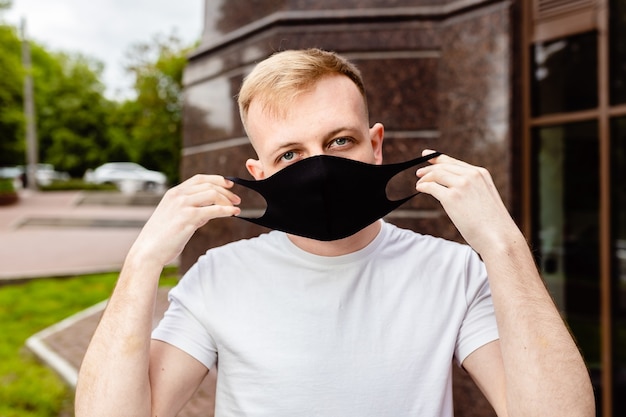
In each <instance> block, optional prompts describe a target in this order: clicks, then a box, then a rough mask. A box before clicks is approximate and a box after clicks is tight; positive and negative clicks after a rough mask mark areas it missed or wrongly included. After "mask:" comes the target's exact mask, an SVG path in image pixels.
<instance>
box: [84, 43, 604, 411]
mask: <svg viewBox="0 0 626 417" xmlns="http://www.w3.org/2000/svg"><path fill="white" fill-rule="evenodd" d="M374 94H375V92H374ZM239 104H240V110H241V116H242V121H243V123H244V126H245V128H246V131H247V133H248V136H249V137H250V140H251V142H252V144H253V146H254V149H255V151H256V153H257V155H258V159H256V160H255V159H251V160H248V161H247V163H246V166H247V168H248V171H249V172H250V174H251V175H252V176H253V177H254V178H255V179H256V180H264V181H274V179H275V178H279V181H282V180H283V179H280V176H278V175H276V176H274V174H277V173H280V172H281V171H282V170H283V169H285V172H287V169H289V175H288V176H292V173H294V172H295V173H296V174H295V175H304V174H305V173H303V172H302V171H303V169H300V167H302V166H303V165H302V164H303V163H307V161H312V160H314V159H313V158H316V157H318V156H319V155H322V156H323V157H324V158H327V157H329V156H330V157H341V158H344V159H340V160H339V159H336V158H329V159H330V160H332V161H334V162H329V163H330V165H333V164H335V163H339V164H344V163H350V162H349V161H345V160H346V159H348V160H354V161H360V162H364V163H367V164H372V165H381V164H382V143H383V133H384V129H383V126H382V125H381V124H380V123H375V124H374V125H372V126H371V127H370V124H369V120H368V112H367V103H366V99H365V92H364V88H363V84H362V81H361V77H360V75H359V73H358V70H357V69H356V68H355V67H354V66H353V65H352V64H350V63H349V62H347V61H345V60H344V59H343V58H342V57H340V56H338V55H336V54H333V53H329V52H324V51H320V50H317V49H313V50H306V51H285V52H281V53H278V54H275V55H273V56H272V57H270V58H269V59H267V60H266V61H264V62H262V63H260V64H259V65H257V67H256V68H255V70H254V71H253V72H252V73H251V74H250V75H249V76H248V77H247V78H246V80H245V81H244V85H243V86H242V89H241V92H240V95H239ZM429 153H430V151H425V154H429ZM309 158H311V159H309ZM327 159H328V158H327ZM327 159H324V160H325V161H326V160H327ZM430 162H431V163H430V164H429V165H427V166H423V167H421V168H419V169H418V170H417V176H418V178H419V180H418V181H417V185H416V189H417V191H419V192H422V193H426V194H430V195H432V196H434V197H435V198H437V199H438V200H439V201H440V202H441V204H442V205H443V207H444V209H445V210H446V212H447V214H448V215H449V216H450V218H451V219H452V221H453V222H454V224H455V225H456V227H457V228H458V230H459V231H460V232H461V234H462V235H463V237H464V238H465V240H466V241H467V242H468V243H469V245H470V246H471V249H470V248H469V247H467V246H464V245H459V244H456V243H452V242H447V241H443V240H441V239H437V238H434V237H428V236H422V235H419V234H417V233H414V232H411V231H406V230H402V229H399V228H396V227H394V226H392V225H390V224H387V223H385V222H383V221H382V220H376V221H373V222H370V223H368V224H364V225H362V226H361V227H360V228H359V229H358V230H357V231H356V232H354V233H352V234H350V235H349V236H347V237H342V238H339V239H332V236H331V239H330V240H328V239H316V238H311V237H307V236H306V234H305V233H302V234H303V235H305V236H303V235H299V234H298V233H284V232H280V231H273V232H271V233H269V234H264V235H262V236H260V237H257V238H254V239H250V240H245V241H241V242H235V243H232V244H229V245H226V246H224V247H221V248H216V249H212V250H210V251H208V252H207V254H206V255H204V256H203V257H201V258H200V259H199V260H198V263H197V264H196V265H195V266H194V267H193V268H192V269H191V270H190V271H189V272H188V273H187V274H186V276H185V277H183V279H182V280H181V282H180V284H179V285H178V286H177V288H175V289H174V290H173V291H172V293H171V295H170V298H171V306H170V309H169V311H168V312H167V313H166V316H165V318H164V320H163V321H162V323H161V324H160V325H159V327H158V328H157V329H156V330H155V331H154V333H153V334H152V337H153V338H151V330H152V314H153V309H154V301H155V296H156V290H157V284H158V279H159V274H160V272H161V270H162V268H163V266H164V265H166V264H167V263H168V262H170V261H171V260H173V259H174V258H175V257H176V256H177V255H178V254H179V253H180V252H181V251H182V249H183V247H184V246H185V244H186V243H187V241H188V240H189V238H190V237H191V235H192V234H193V233H194V231H195V230H196V229H197V228H199V227H201V226H203V225H204V224H206V223H207V222H210V220H211V219H214V218H218V217H228V216H237V215H239V214H240V210H239V208H238V207H237V205H238V204H239V203H240V198H239V197H238V196H237V195H236V194H234V193H233V192H232V190H231V188H232V186H233V183H232V182H231V181H229V180H226V179H225V178H223V177H221V176H216V175H197V176H195V177H193V178H191V179H189V180H187V181H185V182H183V183H182V184H180V185H179V186H177V187H174V188H173V189H171V190H169V191H168V192H167V193H166V195H165V196H164V198H163V200H162V202H161V203H160V204H159V206H158V207H157V209H156V210H155V212H154V214H153V216H152V217H151V219H150V220H149V221H148V222H147V224H146V226H145V227H144V229H143V230H142V232H141V234H140V235H139V237H138V238H137V241H136V242H135V244H134V245H133V246H132V248H131V250H130V252H129V254H128V257H127V259H126V261H125V264H124V267H123V269H122V271H121V273H120V277H119V281H118V284H117V287H116V289H115V291H114V293H113V295H112V297H111V299H110V301H109V304H108V306H107V309H106V311H105V313H104V315H103V317H102V320H101V322H100V324H99V326H98V328H97V330H96V332H95V334H94V337H93V339H92V342H91V344H90V347H89V349H88V351H87V354H86V355H85V358H84V361H83V365H82V367H81V370H80V375H79V383H78V386H77V392H76V413H77V415H78V416H110V415H115V416H119V415H132V416H135V415H136V416H149V415H153V416H160V417H162V416H174V415H176V413H177V412H178V411H179V410H180V409H181V408H182V407H183V405H184V404H185V402H186V401H187V400H188V399H189V398H190V397H191V395H192V394H193V392H194V391H195V389H196V388H197V387H198V385H199V384H200V382H201V381H202V379H203V378H204V376H205V375H206V373H207V371H208V369H209V368H210V367H212V366H213V365H214V364H216V363H217V364H218V369H219V373H218V382H217V397H216V398H217V399H216V415H218V416H221V415H234V416H239V415H251V416H257V415H271V416H294V415H298V416H313V415H315V416H351V415H352V416H359V417H361V416H370V415H371V416H383V415H387V416H394V417H396V416H420V417H423V416H433V417H434V416H451V415H453V410H452V398H451V375H452V373H451V366H453V361H456V362H457V364H459V365H460V366H462V367H463V368H464V369H465V370H466V371H467V372H468V373H469V374H470V375H471V377H472V378H473V379H474V381H476V383H477V385H478V386H479V387H480V389H481V390H482V391H483V392H484V394H485V395H486V397H487V399H488V400H489V402H490V403H491V404H492V406H493V407H494V409H495V411H496V412H497V414H498V415H499V416H559V415H562V416H568V417H572V416H592V415H595V412H594V399H593V392H592V388H591V384H590V380H589V377H588V373H587V370H586V367H585V364H584V362H583V360H582V358H581V356H580V354H579V352H578V349H577V347H576V345H575V343H574V341H573V340H572V338H571V336H570V334H569V332H568V331H567V329H566V327H565V325H564V324H563V321H562V320H561V318H560V316H559V313H558V311H557V309H556V308H555V306H554V304H553V302H552V300H551V298H550V296H549V294H548V293H547V291H546V289H545V286H544V284H543V282H542V280H541V278H540V276H539V274H538V272H537V270H536V268H535V265H534V262H533V258H532V255H531V253H530V251H529V249H528V247H527V245H526V241H525V239H524V237H523V236H522V234H521V232H520V230H519V229H518V228H517V227H516V225H515V223H514V222H513V220H512V219H511V217H510V216H509V214H508V212H507V210H506V208H505V206H504V204H503V203H502V201H501V199H500V197H499V195H498V192H497V190H496V189H495V187H494V185H493V182H492V180H491V177H490V175H489V173H488V172H487V171H486V170H485V169H482V168H477V167H474V166H471V165H469V164H466V163H464V162H461V161H458V160H456V159H453V158H451V157H449V156H446V155H440V156H437V157H436V158H433V159H431V160H430ZM357 164H358V163H357ZM358 165H359V166H361V165H362V164H358ZM341 166H344V165H341ZM346 166H347V165H346ZM350 166H351V165H350ZM367 166H369V165H367ZM367 166H366V167H367ZM364 169H367V168H364ZM305 171H306V170H305ZM368 172H369V171H368ZM288 191H289V190H288V189H287V191H283V192H288ZM299 191H300V190H294V192H299ZM305 191H306V190H305ZM304 194H306V193H303V195H304ZM326 203H329V204H331V203H332V202H326ZM271 204H273V203H272V202H271V201H270V202H268V210H269V206H270V205H271ZM359 209H362V210H369V208H368V207H362V208H359ZM341 211H342V210H341V209H339V212H337V211H334V213H336V214H337V215H344V214H345V213H341ZM348 214H350V212H348ZM286 215H287V216H291V215H297V213H287V214H286ZM332 216H333V212H331V213H329V214H328V216H327V217H332ZM322 217H324V216H322ZM342 218H343V219H347V220H345V221H350V217H349V216H347V217H345V216H344V217H342ZM472 249H473V250H472ZM483 262H484V264H483Z"/></svg>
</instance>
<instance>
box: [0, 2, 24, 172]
mask: <svg viewBox="0 0 626 417" xmlns="http://www.w3.org/2000/svg"><path fill="white" fill-rule="evenodd" d="M0 4H4V3H0ZM2 7H4V6H2ZM21 57H22V55H21V43H20V39H19V38H18V36H17V32H16V30H15V28H13V27H11V26H7V25H2V24H0V166H1V165H12V164H16V163H23V161H24V152H25V150H24V140H23V136H24V113H23V108H24V106H23V99H22V97H23V85H24V83H23V79H24V72H23V68H22V61H21V59H22V58H21Z"/></svg>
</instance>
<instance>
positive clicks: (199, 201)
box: [187, 188, 241, 207]
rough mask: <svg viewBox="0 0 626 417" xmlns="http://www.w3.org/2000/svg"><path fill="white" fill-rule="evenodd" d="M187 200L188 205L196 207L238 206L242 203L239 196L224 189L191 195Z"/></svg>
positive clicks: (214, 189) (213, 189)
mask: <svg viewBox="0 0 626 417" xmlns="http://www.w3.org/2000/svg"><path fill="white" fill-rule="evenodd" d="M187 199H188V204H190V205H192V206H194V207H205V206H211V205H219V206H236V205H238V204H239V203H240V202H241V201H240V199H239V197H238V196H236V195H235V194H233V193H231V192H229V191H228V190H226V189H224V188H208V189H205V190H202V191H199V192H197V193H194V194H192V195H189V196H188V197H187Z"/></svg>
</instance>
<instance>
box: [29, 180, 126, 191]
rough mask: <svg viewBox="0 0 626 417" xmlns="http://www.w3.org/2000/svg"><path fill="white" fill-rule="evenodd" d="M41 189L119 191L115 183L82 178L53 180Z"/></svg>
mask: <svg viewBox="0 0 626 417" xmlns="http://www.w3.org/2000/svg"><path fill="white" fill-rule="evenodd" d="M40 189H41V191H74V190H84V191H117V187H116V186H115V185H113V184H92V183H89V182H85V181H83V180H81V179H76V178H72V179H71V180H67V181H53V182H52V183H51V184H50V185H46V186H41V187H40Z"/></svg>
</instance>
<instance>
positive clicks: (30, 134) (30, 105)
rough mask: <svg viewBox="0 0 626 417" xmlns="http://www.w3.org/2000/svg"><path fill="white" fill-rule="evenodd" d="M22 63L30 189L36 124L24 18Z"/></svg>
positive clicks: (33, 175)
mask: <svg viewBox="0 0 626 417" xmlns="http://www.w3.org/2000/svg"><path fill="white" fill-rule="evenodd" d="M21 31H22V65H23V67H24V119H25V121H26V183H27V185H28V188H29V189H30V190H36V189H37V179H36V172H37V163H38V160H37V159H38V155H37V154H38V151H37V125H36V124H35V103H34V93H33V74H32V65H31V59H30V42H29V41H28V38H27V36H26V19H24V18H22V27H21Z"/></svg>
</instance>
